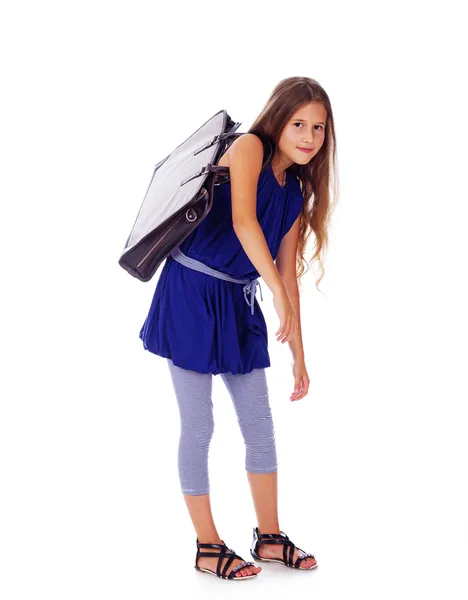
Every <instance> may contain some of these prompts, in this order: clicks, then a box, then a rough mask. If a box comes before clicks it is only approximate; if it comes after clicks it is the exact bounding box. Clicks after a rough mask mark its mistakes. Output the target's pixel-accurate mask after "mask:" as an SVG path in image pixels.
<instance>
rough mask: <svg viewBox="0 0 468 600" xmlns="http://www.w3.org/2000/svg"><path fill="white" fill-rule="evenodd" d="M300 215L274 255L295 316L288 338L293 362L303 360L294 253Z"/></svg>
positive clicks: (295, 251)
mask: <svg viewBox="0 0 468 600" xmlns="http://www.w3.org/2000/svg"><path fill="white" fill-rule="evenodd" d="M300 221H301V215H299V216H298V217H297V219H296V220H295V222H294V224H293V225H292V227H291V229H290V230H289V231H288V233H287V234H286V235H285V236H284V238H283V239H282V241H281V246H280V249H279V251H278V255H277V257H276V267H277V269H278V272H279V274H280V276H281V279H282V280H283V283H284V286H285V288H286V290H287V292H288V296H289V299H290V301H291V304H292V306H293V308H294V312H295V313H296V316H297V324H298V326H297V329H296V331H295V333H293V334H292V336H291V339H290V340H289V348H290V349H291V353H292V355H293V360H294V361H295V362H299V361H302V362H304V347H303V343H302V331H301V307H300V299H299V298H300V294H299V288H298V284H297V276H296V253H297V242H298V239H299V227H300Z"/></svg>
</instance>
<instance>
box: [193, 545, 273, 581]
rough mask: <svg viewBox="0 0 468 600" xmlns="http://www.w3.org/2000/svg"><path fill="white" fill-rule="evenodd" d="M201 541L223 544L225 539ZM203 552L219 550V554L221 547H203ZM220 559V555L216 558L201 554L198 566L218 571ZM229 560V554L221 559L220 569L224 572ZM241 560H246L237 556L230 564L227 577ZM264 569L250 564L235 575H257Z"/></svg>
mask: <svg viewBox="0 0 468 600" xmlns="http://www.w3.org/2000/svg"><path fill="white" fill-rule="evenodd" d="M200 543H202V544H203V543H209V544H222V543H223V541H222V540H219V541H217V542H213V541H210V542H203V541H202V542H200ZM203 552H215V553H216V552H217V553H218V554H219V548H203ZM218 560H219V557H218V556H216V557H214V558H210V557H209V556H200V557H199V558H198V560H197V566H199V567H203V568H204V569H210V570H211V571H214V572H215V573H216V567H217V565H218ZM228 560H229V555H227V556H226V557H225V558H223V559H222V561H221V565H220V568H219V569H220V571H221V572H222V570H223V567H224V565H225V564H226V562H227V561H228ZM241 562H244V561H242V560H239V559H238V558H235V559H234V560H233V561H232V562H231V564H230V565H229V568H228V570H227V571H226V577H227V576H228V575H229V573H230V572H231V571H232V569H233V568H234V567H235V566H236V565H239V564H240V563H241ZM261 570H262V567H252V566H248V567H244V568H242V569H239V570H238V571H237V573H236V574H235V575H234V577H244V576H246V575H256V574H257V573H260V571H261Z"/></svg>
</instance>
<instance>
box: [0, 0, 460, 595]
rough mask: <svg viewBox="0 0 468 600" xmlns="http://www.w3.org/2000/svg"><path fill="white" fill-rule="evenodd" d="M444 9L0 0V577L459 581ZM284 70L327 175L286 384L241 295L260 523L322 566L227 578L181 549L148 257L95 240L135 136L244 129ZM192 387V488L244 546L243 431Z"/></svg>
mask: <svg viewBox="0 0 468 600" xmlns="http://www.w3.org/2000/svg"><path fill="white" fill-rule="evenodd" d="M460 9H461V3H459V2H444V3H443V4H441V5H440V6H439V5H437V4H434V3H423V2H405V3H401V2H391V3H387V4H382V3H370V2H369V3H364V2H348V3H345V2H343V3H337V2H326V3H324V2H320V3H314V2H311V1H310V0H308V1H307V2H295V3H294V2H287V3H283V4H278V5H273V4H271V3H270V2H248V3H236V4H234V3H230V4H226V3H222V2H196V3H192V4H186V5H185V4H180V3H176V2H171V3H164V4H157V3H156V2H137V1H133V2H131V3H130V2H127V3H125V2H112V3H111V2H102V1H97V0H94V1H93V2H84V1H82V2H79V3H78V2H76V3H72V2H47V1H45V2H40V3H32V2H17V3H12V2H9V3H8V2H7V3H4V4H3V7H2V10H1V18H0V22H1V25H0V27H1V35H0V40H1V41H0V44H1V50H2V52H1V56H2V84H3V86H2V87H3V91H2V94H1V102H2V110H1V119H2V126H1V131H2V133H1V148H2V150H1V151H2V177H1V182H0V183H1V210H2V220H1V222H2V234H3V235H2V257H3V261H2V263H3V264H2V270H3V277H2V295H1V296H2V311H1V317H2V323H1V327H2V329H1V332H2V335H1V339H2V355H3V359H2V376H1V382H2V390H1V423H0V427H1V429H0V434H1V438H0V443H1V447H0V450H1V459H0V460H1V463H0V466H1V471H0V527H1V529H0V553H1V554H0V569H1V574H0V596H1V597H2V599H3V600H16V599H20V598H21V599H28V600H31V599H35V598H39V597H44V598H48V600H52V599H61V600H62V599H63V598H67V600H72V599H73V600H74V599H82V598H87V599H99V600H101V599H104V598H112V600H117V599H120V598H122V599H124V598H125V599H127V598H128V599H130V598H131V599H132V600H133V599H134V598H138V599H139V600H145V599H154V598H162V597H165V598H166V597H167V598H172V597H174V596H175V597H179V596H180V597H186V595H187V594H190V597H191V598H207V597H217V598H218V597H219V594H220V593H221V592H222V593H224V594H225V595H226V597H233V596H234V595H239V594H241V593H242V594H243V595H245V597H246V598H258V594H259V593H266V594H268V593H271V594H275V597H280V594H281V597H286V596H282V594H287V597H288V598H289V597H291V598H292V597H295V596H297V597H302V598H304V597H306V596H304V595H303V594H307V595H308V597H313V598H316V599H320V600H322V599H323V600H325V599H333V600H334V599H337V600H338V599H340V600H341V599H343V598H348V597H356V598H360V600H365V599H366V600H367V599H372V600H374V599H375V598H379V599H380V600H384V599H387V598H388V599H390V598H392V599H393V598H416V597H418V598H425V599H426V600H428V599H432V598H442V597H447V598H450V599H451V600H458V599H460V600H461V599H466V598H467V591H468V584H467V579H466V574H467V560H468V540H467V537H468V519H467V513H466V506H468V492H467V483H466V456H467V451H468V448H467V445H468V444H467V438H466V430H467V420H466V412H465V411H466V404H467V400H468V397H467V396H468V394H467V348H466V346H467V342H466V340H467V334H468V331H467V330H468V327H467V317H466V307H467V299H468V298H467V290H466V273H467V269H466V259H467V249H468V248H467V242H466V233H465V231H466V218H467V216H468V211H467V192H466V182H465V179H464V177H465V174H466V158H467V154H466V139H467V111H466V107H467V100H468V98H467V95H466V90H465V86H466V61H464V60H462V54H466V50H467V48H466V43H465V42H464V40H466V35H465V34H466V31H465V22H464V21H463V20H462V18H461V13H460ZM292 75H305V76H309V77H313V78H315V79H317V80H318V81H319V82H320V84H321V85H322V86H323V87H324V88H325V90H326V91H327V93H328V94H329V96H330V98H331V102H332V107H333V111H334V117H335V124H336V133H337V145H338V148H337V149H338V176H339V183H340V198H339V206H338V208H337V210H336V212H335V215H334V218H333V223H332V229H331V232H330V236H331V237H330V249H329V252H328V254H327V256H326V262H325V268H326V274H325V278H324V279H323V280H322V283H321V285H320V287H321V289H322V291H323V292H324V295H323V294H320V293H319V292H317V291H316V289H315V274H316V272H315V271H313V270H311V271H309V273H308V275H307V276H306V277H305V279H303V283H304V292H303V295H302V300H301V303H302V323H303V336H304V345H305V354H306V361H307V367H308V370H309V375H310V378H311V386H310V391H309V394H308V396H307V397H306V398H305V399H303V400H301V401H299V402H296V403H291V402H290V401H289V395H290V394H291V392H292V390H293V383H294V382H293V377H292V373H291V357H290V351H289V348H288V347H287V345H284V346H282V345H281V344H279V343H278V342H276V340H275V337H274V331H276V329H277V328H278V317H277V315H276V313H275V311H274V308H273V305H272V301H271V293H270V292H269V290H268V288H267V286H266V285H265V284H264V283H262V290H263V293H264V294H263V295H264V301H263V303H262V304H261V307H262V310H263V312H264V314H265V317H266V319H267V323H268V328H269V340H270V354H271V359H272V366H271V368H270V369H268V375H267V376H268V382H269V388H270V402H271V406H272V410H273V415H274V420H275V428H276V439H277V447H278V454H279V460H280V470H279V496H280V526H281V528H282V529H283V530H284V531H286V533H288V534H289V536H290V537H291V538H292V539H293V541H294V542H295V543H296V544H297V545H298V546H300V547H301V548H303V549H304V550H305V551H307V552H312V553H314V554H315V556H316V558H317V561H318V563H319V567H318V569H316V570H314V571H311V572H303V571H294V570H291V569H287V568H285V567H283V566H282V565H277V564H265V563H263V564H262V565H261V566H263V572H262V573H261V574H260V576H259V577H258V578H257V579H256V580H248V581H245V582H243V583H240V584H233V583H232V582H227V581H223V580H220V579H217V578H215V577H210V576H208V575H205V574H201V573H197V572H196V571H195V569H194V568H193V564H194V559H195V552H196V544H195V531H194V529H193V526H192V523H191V521H190V518H189V515H188V512H187V510H186V506H185V503H184V500H183V496H182V494H181V492H180V489H179V480H178V474H177V447H178V436H179V415H178V409H177V404H176V399H175V395H174V392H173V389H172V385H171V381H170V376H169V371H168V369H167V365H166V362H165V359H163V358H160V357H158V356H155V355H152V354H151V353H149V352H146V351H144V349H143V347H142V343H141V341H140V340H139V338H138V333H139V330H140V327H141V325H142V323H143V321H144V318H145V316H146V313H147V310H148V309H149V305H150V302H151V298H152V295H153V292H154V288H155V285H156V281H157V278H158V277H159V273H160V271H158V273H157V274H156V275H155V277H154V278H153V280H151V281H150V282H148V283H146V284H144V283H142V282H140V281H137V280H136V279H134V278H132V277H131V276H129V275H128V274H127V273H126V272H125V271H124V270H123V269H122V268H121V267H120V266H119V265H118V264H117V261H118V259H119V257H120V254H121V251H122V250H123V246H124V243H125V240H126V238H127V236H128V234H129V232H130V228H131V227H132V225H133V222H134V219H135V217H136V213H137V211H138V209H139V207H140V205H141V202H142V200H143V195H144V193H145V191H146V188H147V185H148V183H149V180H150V177H151V175H152V172H153V167H154V165H155V164H156V162H158V161H159V160H161V159H162V158H164V157H165V156H166V155H167V154H168V153H169V152H171V151H172V150H173V149H174V148H175V147H176V146H177V145H178V144H179V143H181V142H182V141H183V140H185V139H186V138H187V137H188V135H190V134H191V133H192V132H193V131H194V130H195V129H197V128H198V127H199V126H200V125H201V124H202V123H203V122H205V121H206V120H207V119H208V118H210V117H211V116H212V115H213V114H214V113H215V112H217V111H219V110H221V109H226V110H227V111H228V113H229V114H230V115H231V117H232V118H233V119H234V120H235V121H241V122H242V125H241V127H240V129H239V131H246V130H247V128H248V127H249V126H250V124H251V123H252V122H253V120H254V119H255V117H256V115H257V114H258V112H259V111H260V110H261V109H262V107H263V105H264V103H265V101H266V100H267V97H268V96H269V94H270V92H271V91H272V89H273V87H274V86H275V85H276V84H277V83H278V82H279V81H280V79H282V78H284V77H289V76H292ZM213 401H214V404H215V433H214V437H213V441H212V445H211V449H210V482H211V488H212V494H211V495H212V506H213V513H214V517H215V521H216V524H217V527H218V531H219V533H220V536H221V537H222V538H223V539H225V541H226V542H227V543H228V545H229V546H230V547H232V548H234V549H235V550H236V552H238V553H239V554H241V555H242V556H243V557H244V558H245V559H246V560H249V558H251V557H250V554H249V548H250V543H251V535H252V528H253V527H254V526H255V525H256V520H255V513H254V508H253V504H252V500H251V497H250V491H249V487H248V482H247V478H246V475H245V471H244V454H245V450H244V442H243V440H242V437H241V433H240V430H239V429H238V426H237V423H236V418H235V412H234V408H233V406H232V403H231V400H230V398H229V396H228V393H227V390H226V389H225V388H224V386H223V383H222V381H221V379H220V378H219V377H215V378H214V385H213ZM237 585H240V586H242V589H241V590H240V589H239V588H238V587H237ZM234 588H235V589H234ZM163 590H165V591H163Z"/></svg>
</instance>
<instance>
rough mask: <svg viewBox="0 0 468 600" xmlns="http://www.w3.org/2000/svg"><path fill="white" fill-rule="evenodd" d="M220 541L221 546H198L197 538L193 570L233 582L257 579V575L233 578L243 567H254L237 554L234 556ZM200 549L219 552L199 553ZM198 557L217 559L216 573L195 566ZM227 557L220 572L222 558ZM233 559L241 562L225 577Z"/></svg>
mask: <svg viewBox="0 0 468 600" xmlns="http://www.w3.org/2000/svg"><path fill="white" fill-rule="evenodd" d="M221 541H222V542H223V543H222V544H200V542H199V541H198V538H197V556H196V558H195V569H197V571H202V572H204V573H210V574H211V575H216V576H217V577H221V579H233V580H234V581H238V580H239V581H240V580H241V579H252V578H254V577H258V574H257V573H254V574H253V575H241V576H240V577H235V574H236V573H237V571H240V570H241V569H243V568H244V567H255V565H254V563H252V562H246V561H244V560H243V558H242V557H241V556H239V555H238V554H236V553H235V552H234V550H231V548H228V547H227V546H226V544H225V543H224V540H221ZM200 548H219V550H220V551H219V552H200ZM200 556H207V557H211V558H213V557H215V558H216V557H218V564H217V566H216V573H215V572H214V571H212V570H211V569H206V568H204V567H199V566H198V565H197V561H198V558H199V557H200ZM227 556H229V558H228V559H227V561H226V564H225V565H224V567H223V570H222V572H221V564H222V560H223V558H225V557H227ZM235 558H239V559H240V560H242V561H243V562H241V563H239V564H238V565H236V566H235V567H234V568H233V569H232V570H231V572H230V573H229V575H226V571H227V570H228V569H229V566H230V565H231V563H232V561H233V560H234V559H235Z"/></svg>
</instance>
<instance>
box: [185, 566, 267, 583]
mask: <svg viewBox="0 0 468 600" xmlns="http://www.w3.org/2000/svg"><path fill="white" fill-rule="evenodd" d="M195 569H196V570H197V571H200V572H201V573H208V574H209V575H214V576H215V577H218V575H216V573H215V572H214V571H210V569H204V568H203V567H195ZM239 570H242V569H239ZM255 577H258V575H242V576H241V577H231V579H228V578H227V577H218V579H225V580H227V581H240V580H241V579H255Z"/></svg>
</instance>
